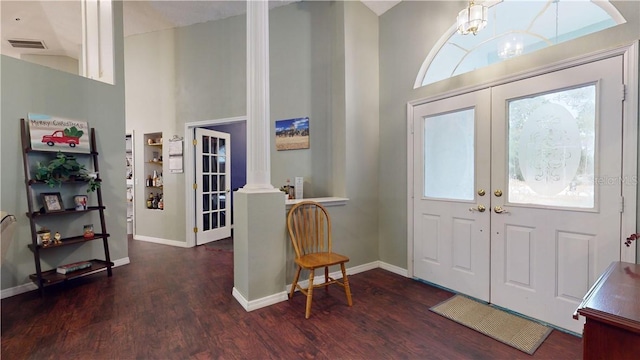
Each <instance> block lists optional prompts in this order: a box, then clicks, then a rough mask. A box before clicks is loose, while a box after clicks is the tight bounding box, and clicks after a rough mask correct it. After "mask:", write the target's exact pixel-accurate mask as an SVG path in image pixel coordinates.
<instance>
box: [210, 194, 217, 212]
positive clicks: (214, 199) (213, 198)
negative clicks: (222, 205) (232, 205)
mask: <svg viewBox="0 0 640 360" xmlns="http://www.w3.org/2000/svg"><path fill="white" fill-rule="evenodd" d="M211 209H213V210H218V195H217V194H213V195H211Z"/></svg>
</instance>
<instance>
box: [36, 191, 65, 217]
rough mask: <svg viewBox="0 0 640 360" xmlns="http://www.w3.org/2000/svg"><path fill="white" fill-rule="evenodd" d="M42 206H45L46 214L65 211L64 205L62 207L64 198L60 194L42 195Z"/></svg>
mask: <svg viewBox="0 0 640 360" xmlns="http://www.w3.org/2000/svg"><path fill="white" fill-rule="evenodd" d="M40 196H41V198H42V204H43V206H44V212H47V213H51V212H58V211H64V205H62V197H61V196H60V193H58V192H56V193H41V194H40Z"/></svg>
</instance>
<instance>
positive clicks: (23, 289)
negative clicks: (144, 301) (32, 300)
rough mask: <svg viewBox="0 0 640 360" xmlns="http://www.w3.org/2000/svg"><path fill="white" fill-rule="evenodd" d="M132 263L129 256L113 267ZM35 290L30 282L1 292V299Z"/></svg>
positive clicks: (114, 262) (34, 286) (36, 288)
mask: <svg viewBox="0 0 640 360" xmlns="http://www.w3.org/2000/svg"><path fill="white" fill-rule="evenodd" d="M130 263H131V261H130V260H129V257H128V256H127V257H124V258H122V259H118V260H114V261H113V267H118V266H122V265H127V264H130ZM33 290H38V286H37V285H36V284H34V283H33V282H28V283H26V284H22V285H18V286H15V287H12V288H8V289H4V290H2V291H0V299H4V298H8V297H11V296H16V295H20V294H24V293H26V292H29V291H33Z"/></svg>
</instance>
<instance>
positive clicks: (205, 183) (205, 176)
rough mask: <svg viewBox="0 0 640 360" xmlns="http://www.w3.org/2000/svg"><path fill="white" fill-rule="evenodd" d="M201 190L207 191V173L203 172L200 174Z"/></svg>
mask: <svg viewBox="0 0 640 360" xmlns="http://www.w3.org/2000/svg"><path fill="white" fill-rule="evenodd" d="M202 191H203V192H209V191H210V190H209V175H207V174H203V175H202Z"/></svg>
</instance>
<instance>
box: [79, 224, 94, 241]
mask: <svg viewBox="0 0 640 360" xmlns="http://www.w3.org/2000/svg"><path fill="white" fill-rule="evenodd" d="M82 236H83V237H84V238H85V239H93V237H94V236H95V234H94V232H93V224H87V225H85V226H84V231H83V235H82Z"/></svg>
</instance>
